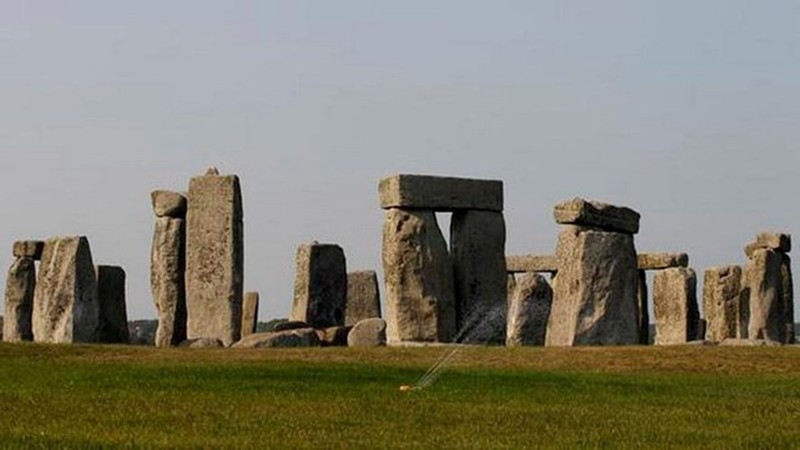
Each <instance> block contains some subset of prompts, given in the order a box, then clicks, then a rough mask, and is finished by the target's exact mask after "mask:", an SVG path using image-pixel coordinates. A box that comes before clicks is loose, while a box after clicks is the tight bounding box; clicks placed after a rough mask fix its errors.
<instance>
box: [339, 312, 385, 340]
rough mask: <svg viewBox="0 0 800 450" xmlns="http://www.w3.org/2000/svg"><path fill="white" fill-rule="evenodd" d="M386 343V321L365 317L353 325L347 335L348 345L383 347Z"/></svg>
mask: <svg viewBox="0 0 800 450" xmlns="http://www.w3.org/2000/svg"><path fill="white" fill-rule="evenodd" d="M384 345H386V321H385V320H383V319H378V318H373V319H364V320H362V321H360V322H358V323H357V324H355V325H354V326H353V329H352V330H350V334H348V335H347V346H348V347H381V346H384Z"/></svg>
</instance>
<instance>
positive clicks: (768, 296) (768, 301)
mask: <svg viewBox="0 0 800 450" xmlns="http://www.w3.org/2000/svg"><path fill="white" fill-rule="evenodd" d="M782 261H783V258H782V257H781V254H780V253H778V252H777V251H774V250H769V249H758V250H755V252H753V257H752V258H750V260H748V262H747V276H748V283H749V288H750V299H749V305H750V320H749V323H748V330H747V337H748V338H749V339H767V340H770V341H776V342H786V324H785V320H786V319H785V310H784V307H783V301H784V300H783V293H782V287H783V283H782V280H781V263H782Z"/></svg>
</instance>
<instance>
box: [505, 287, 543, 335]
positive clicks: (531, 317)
mask: <svg viewBox="0 0 800 450" xmlns="http://www.w3.org/2000/svg"><path fill="white" fill-rule="evenodd" d="M552 303H553V289H552V288H551V287H550V283H548V282H547V279H545V277H543V276H542V275H539V274H538V273H526V274H523V275H521V276H520V277H519V280H518V281H517V286H516V289H515V290H514V294H513V295H512V296H511V300H510V303H509V305H508V327H507V331H506V345H507V346H509V347H516V346H528V345H544V343H545V335H546V333H547V322H548V320H549V318H550V308H551V306H552Z"/></svg>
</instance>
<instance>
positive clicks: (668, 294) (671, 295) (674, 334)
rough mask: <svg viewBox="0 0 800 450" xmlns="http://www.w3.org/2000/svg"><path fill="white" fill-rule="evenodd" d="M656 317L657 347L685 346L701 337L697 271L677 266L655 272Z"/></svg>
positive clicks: (654, 299)
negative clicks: (699, 333)
mask: <svg viewBox="0 0 800 450" xmlns="http://www.w3.org/2000/svg"><path fill="white" fill-rule="evenodd" d="M653 315H654V317H655V322H656V340H655V343H656V345H675V344H685V343H687V342H689V341H693V340H696V339H697V338H698V336H697V331H698V330H697V327H698V322H699V320H700V312H699V311H698V309H697V275H696V274H695V272H694V270H692V269H689V268H685V267H675V268H670V269H664V270H659V271H657V272H656V273H655V276H654V277H653Z"/></svg>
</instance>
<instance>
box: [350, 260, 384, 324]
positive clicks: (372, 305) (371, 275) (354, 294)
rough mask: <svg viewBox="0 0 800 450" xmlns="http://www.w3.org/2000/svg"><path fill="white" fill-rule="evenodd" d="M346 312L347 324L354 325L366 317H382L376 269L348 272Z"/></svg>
mask: <svg viewBox="0 0 800 450" xmlns="http://www.w3.org/2000/svg"><path fill="white" fill-rule="evenodd" d="M344 313H345V318H344V324H345V325H346V326H353V325H355V324H357V323H358V322H361V321H362V320H365V319H372V318H376V317H378V318H379V317H381V297H380V291H379V290H378V274H377V273H375V271H374V270H362V271H358V272H350V273H348V274H347V305H346V307H345V309H344Z"/></svg>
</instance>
